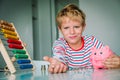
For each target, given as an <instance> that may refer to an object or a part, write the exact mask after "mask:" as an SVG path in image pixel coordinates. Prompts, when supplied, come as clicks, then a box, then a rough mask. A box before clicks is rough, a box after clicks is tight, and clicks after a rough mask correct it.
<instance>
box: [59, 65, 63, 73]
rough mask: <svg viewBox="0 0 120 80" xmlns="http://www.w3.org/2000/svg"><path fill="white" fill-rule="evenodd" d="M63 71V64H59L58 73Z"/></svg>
mask: <svg viewBox="0 0 120 80" xmlns="http://www.w3.org/2000/svg"><path fill="white" fill-rule="evenodd" d="M63 69H64V64H61V65H60V69H59V73H61V72H63Z"/></svg>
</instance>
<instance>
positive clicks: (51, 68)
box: [48, 64, 54, 73]
mask: <svg viewBox="0 0 120 80" xmlns="http://www.w3.org/2000/svg"><path fill="white" fill-rule="evenodd" d="M48 71H49V72H50V73H54V66H53V65H52V64H50V65H49V68H48Z"/></svg>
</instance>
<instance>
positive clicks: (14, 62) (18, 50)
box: [0, 20, 35, 73]
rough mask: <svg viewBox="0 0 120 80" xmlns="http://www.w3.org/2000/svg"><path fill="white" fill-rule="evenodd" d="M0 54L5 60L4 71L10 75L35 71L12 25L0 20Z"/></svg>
mask: <svg viewBox="0 0 120 80" xmlns="http://www.w3.org/2000/svg"><path fill="white" fill-rule="evenodd" d="M0 52H1V54H2V56H3V59H4V60H5V63H6V67H5V68H7V69H6V70H8V71H10V72H11V73H15V72H16V71H17V70H29V69H30V70H34V69H35V67H34V66H33V64H32V60H31V58H30V55H29V54H28V52H27V50H26V48H25V45H24V44H23V43H22V41H21V39H20V36H19V34H18V33H17V30H16V28H15V26H14V24H13V23H9V22H7V21H4V20H0ZM0 65H1V64H0Z"/></svg>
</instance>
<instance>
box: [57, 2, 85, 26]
mask: <svg viewBox="0 0 120 80" xmlns="http://www.w3.org/2000/svg"><path fill="white" fill-rule="evenodd" d="M66 17H68V18H70V19H72V20H78V21H81V20H82V21H81V22H82V23H81V24H82V25H84V24H85V17H86V15H85V13H84V12H83V11H82V10H81V9H79V7H78V6H76V5H74V4H68V5H67V6H65V7H64V8H63V9H62V10H60V12H58V14H57V17H56V21H57V24H58V26H59V27H60V26H61V23H62V21H64V18H66Z"/></svg>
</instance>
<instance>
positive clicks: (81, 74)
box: [0, 63, 120, 80]
mask: <svg viewBox="0 0 120 80" xmlns="http://www.w3.org/2000/svg"><path fill="white" fill-rule="evenodd" d="M39 64H40V63H36V64H35V66H36V69H35V70H34V71H22V72H19V71H18V72H16V73H15V74H11V73H9V72H0V80H120V69H111V70H103V69H99V70H94V69H75V70H70V71H67V72H66V73H59V74H51V73H49V72H48V71H47V70H41V69H40V68H39Z"/></svg>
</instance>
